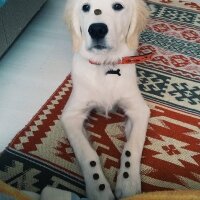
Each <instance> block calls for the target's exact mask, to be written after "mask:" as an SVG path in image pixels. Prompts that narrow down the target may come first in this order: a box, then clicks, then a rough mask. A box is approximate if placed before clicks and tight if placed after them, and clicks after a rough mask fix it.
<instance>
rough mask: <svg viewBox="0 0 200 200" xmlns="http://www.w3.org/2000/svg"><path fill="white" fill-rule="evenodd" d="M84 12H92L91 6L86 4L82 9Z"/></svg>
mask: <svg viewBox="0 0 200 200" xmlns="http://www.w3.org/2000/svg"><path fill="white" fill-rule="evenodd" d="M82 10H83V12H89V11H90V4H84V5H83V7H82Z"/></svg>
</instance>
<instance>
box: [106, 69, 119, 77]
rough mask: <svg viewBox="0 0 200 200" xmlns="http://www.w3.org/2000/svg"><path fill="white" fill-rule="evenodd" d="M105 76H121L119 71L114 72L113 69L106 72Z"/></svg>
mask: <svg viewBox="0 0 200 200" xmlns="http://www.w3.org/2000/svg"><path fill="white" fill-rule="evenodd" d="M107 74H116V75H118V76H121V73H120V69H117V70H114V69H111V70H108V71H107V72H106V75H107Z"/></svg>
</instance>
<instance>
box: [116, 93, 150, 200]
mask: <svg viewBox="0 0 200 200" xmlns="http://www.w3.org/2000/svg"><path fill="white" fill-rule="evenodd" d="M122 107H123V105H122ZM124 109H125V112H126V115H127V116H128V118H129V119H128V120H129V121H128V123H127V126H128V127H127V128H126V130H127V131H130V133H127V134H126V136H127V143H126V144H125V146H124V149H123V152H122V156H121V166H120V169H119V173H118V177H117V184H116V189H115V194H116V196H117V197H118V198H123V197H128V196H131V195H134V194H137V193H140V192H141V177H140V163H141V156H142V150H143V146H144V142H145V138H146V131H147V125H148V119H149V115H150V111H149V108H148V106H147V105H146V103H145V102H144V100H143V99H142V97H141V96H140V95H139V96H138V98H137V99H136V97H134V98H132V99H131V100H128V102H127V101H126V102H125V105H124Z"/></svg>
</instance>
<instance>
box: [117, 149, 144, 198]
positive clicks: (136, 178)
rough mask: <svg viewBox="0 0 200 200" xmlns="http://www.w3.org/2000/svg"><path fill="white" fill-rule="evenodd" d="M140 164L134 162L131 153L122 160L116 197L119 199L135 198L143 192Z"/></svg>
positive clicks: (127, 153) (126, 153) (126, 154)
mask: <svg viewBox="0 0 200 200" xmlns="http://www.w3.org/2000/svg"><path fill="white" fill-rule="evenodd" d="M133 163H134V164H133ZM139 166H140V163H137V162H134V161H133V158H132V157H131V153H130V152H129V151H126V152H125V155H124V156H122V159H121V167H120V170H119V173H118V176H117V183H116V188H115V195H116V197H117V198H124V197H129V196H133V195H135V194H138V193H140V192H141V177H140V167H139Z"/></svg>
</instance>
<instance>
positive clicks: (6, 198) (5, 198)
mask: <svg viewBox="0 0 200 200" xmlns="http://www.w3.org/2000/svg"><path fill="white" fill-rule="evenodd" d="M0 200H15V198H13V197H11V196H8V195H5V194H2V193H0Z"/></svg>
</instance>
